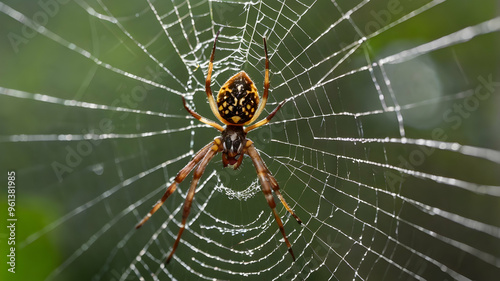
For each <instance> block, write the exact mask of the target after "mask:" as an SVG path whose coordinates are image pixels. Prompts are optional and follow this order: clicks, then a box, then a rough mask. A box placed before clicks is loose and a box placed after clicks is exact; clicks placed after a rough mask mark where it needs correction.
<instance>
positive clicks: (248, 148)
mask: <svg viewBox="0 0 500 281" xmlns="http://www.w3.org/2000/svg"><path fill="white" fill-rule="evenodd" d="M218 36H219V33H217V35H216V36H215V41H214V47H213V49H212V55H211V57H210V62H209V63H208V74H207V79H206V81H205V91H206V93H207V97H208V103H209V104H210V109H211V110H212V113H213V114H214V115H215V117H216V118H217V119H218V120H219V121H221V122H222V123H223V124H225V125H226V127H225V128H224V127H222V126H221V125H219V124H218V123H216V122H214V121H211V120H209V119H206V118H205V117H202V116H201V115H199V114H198V113H196V112H194V111H193V110H191V109H190V108H189V107H188V106H187V104H186V100H185V99H184V97H183V98H182V101H183V103H184V108H186V110H187V111H188V112H189V113H190V114H191V115H192V116H193V117H194V118H196V119H198V120H199V121H201V122H203V123H205V124H208V125H210V126H212V127H214V128H216V129H217V130H219V131H220V132H221V136H219V137H216V138H215V139H214V140H213V141H212V142H210V143H209V144H207V145H206V146H205V147H203V148H202V149H201V150H200V151H198V152H197V153H196V154H195V155H194V157H193V159H191V161H189V163H188V164H187V165H186V166H185V167H184V168H182V170H180V172H179V173H178V174H177V176H176V177H175V179H174V182H173V183H172V184H171V185H170V186H169V187H168V188H167V191H165V194H164V195H163V196H162V198H161V199H160V200H159V201H158V202H157V203H156V204H155V205H154V206H153V209H151V211H149V213H148V214H147V215H146V217H144V219H143V220H142V221H141V222H139V224H137V226H136V228H139V227H141V226H142V225H143V224H144V223H145V222H146V221H147V220H148V219H149V218H150V217H151V216H152V215H153V214H154V213H155V212H156V211H157V210H158V209H159V208H160V207H161V205H162V204H163V203H164V202H165V200H167V198H168V197H169V196H170V195H171V194H172V193H173V192H174V191H175V189H176V188H177V184H180V183H181V182H182V181H183V180H184V179H185V178H186V177H187V175H188V174H189V173H190V172H191V171H192V170H193V169H195V168H196V169H195V171H194V176H193V181H192V182H191V186H190V187H189V190H188V192H187V194H186V200H185V201H184V208H183V213H182V222H181V228H180V229H179V233H178V234H177V239H176V240H175V242H174V245H173V247H172V251H171V252H170V254H169V255H168V257H167V260H166V261H165V262H166V263H168V262H169V261H170V259H171V258H172V256H173V255H174V252H175V250H176V249H177V246H178V244H179V241H180V239H181V235H182V232H183V231H184V229H185V227H186V221H187V217H188V215H189V212H190V209H191V203H192V202H193V198H194V194H195V191H196V185H197V184H198V181H199V180H200V178H201V176H202V175H203V172H204V171H205V168H206V167H207V165H208V163H209V162H210V160H212V158H213V157H214V156H215V155H216V154H217V153H219V152H221V153H222V164H223V165H224V167H226V166H231V167H233V168H234V169H237V168H238V167H239V166H240V165H241V162H242V161H243V156H244V155H245V154H247V155H248V156H250V158H251V159H252V162H253V165H254V166H255V169H256V170H257V176H258V177H259V180H260V183H261V187H262V192H263V193H264V196H265V198H266V201H267V204H268V205H269V207H270V208H271V210H272V212H273V215H274V219H275V220H276V222H277V223H278V227H279V229H280V231H281V234H282V235H283V238H284V239H285V243H286V245H287V247H288V252H289V253H290V255H291V256H292V258H293V260H295V255H294V254H293V251H292V246H291V244H290V242H289V241H288V238H287V236H286V233H285V228H284V227H283V222H282V221H281V218H280V216H279V215H278V212H276V203H275V202H274V198H273V194H272V191H274V193H275V194H276V196H278V198H279V199H280V201H281V203H282V204H283V206H285V208H286V209H287V211H288V212H289V213H290V214H291V215H292V216H293V217H294V218H295V220H297V222H298V223H302V222H301V221H300V219H299V217H297V215H295V213H294V212H293V211H292V209H291V208H290V207H289V206H288V204H287V203H286V201H285V199H284V198H283V196H282V195H281V192H280V190H279V185H278V182H277V181H276V179H275V178H274V177H273V175H272V174H271V172H270V171H269V170H268V169H267V167H266V164H265V163H264V161H263V160H262V158H261V157H260V155H259V153H258V152H257V149H256V148H255V146H254V145H253V142H252V141H251V140H249V139H247V138H246V135H247V133H248V132H249V131H251V130H253V129H255V128H258V127H260V126H262V125H265V124H267V123H269V120H271V118H273V116H274V115H275V114H276V112H277V111H278V110H279V109H280V108H281V106H282V105H283V103H284V101H283V102H281V103H280V104H279V105H278V106H277V107H276V108H275V109H274V110H273V111H272V112H271V113H270V114H269V115H268V116H267V117H266V118H264V119H262V120H260V121H259V122H257V123H255V124H253V125H250V124H252V123H253V122H254V121H255V120H256V119H257V118H258V117H259V115H260V114H261V113H262V111H263V110H264V106H265V105H266V102H267V96H268V94H269V59H268V57H267V46H266V38H264V51H265V54H266V70H265V76H264V93H263V94H262V102H261V103H259V94H258V92H257V88H255V85H254V83H253V82H252V80H251V79H250V77H248V75H247V74H246V73H245V72H243V71H242V72H239V73H238V74H236V75H234V76H233V77H231V78H230V79H229V80H228V81H227V82H226V83H225V84H224V85H223V86H222V87H221V89H220V91H219V94H218V95H217V103H216V102H215V100H214V98H213V96H212V89H211V87H210V83H211V78H212V68H213V61H214V55H215V44H216V43H217V37H218ZM246 125H250V126H248V127H245V128H244V127H243V126H246Z"/></svg>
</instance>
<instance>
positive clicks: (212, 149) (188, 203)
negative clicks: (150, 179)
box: [165, 138, 222, 264]
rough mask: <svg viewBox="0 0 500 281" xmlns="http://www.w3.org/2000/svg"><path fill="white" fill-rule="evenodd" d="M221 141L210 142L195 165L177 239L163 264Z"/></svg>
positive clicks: (184, 225) (175, 244) (182, 226)
mask: <svg viewBox="0 0 500 281" xmlns="http://www.w3.org/2000/svg"><path fill="white" fill-rule="evenodd" d="M221 143H222V142H221V139H220V138H217V139H216V140H215V141H214V142H212V143H211V146H210V148H209V150H208V152H207V153H206V154H205V157H203V160H201V162H200V164H199V165H198V167H196V169H195V170H194V175H193V181H191V186H190V187H189V190H188V193H187V195H186V200H185V201H184V207H183V211H182V222H181V228H180V229H179V233H178V234H177V239H175V242H174V246H173V247H172V251H171V252H170V254H169V255H168V257H167V260H166V261H165V264H168V263H169V262H170V259H172V257H173V256H174V253H175V250H176V249H177V246H178V245H179V242H180V240H181V235H182V232H184V229H185V228H186V221H187V217H188V215H189V212H190V210H191V204H192V203H193V198H194V193H195V191H196V186H197V185H198V182H199V180H200V178H201V176H202V175H203V172H204V171H205V168H206V167H207V165H208V163H210V160H212V158H213V157H214V156H215V154H217V152H219V151H220V150H221V149H222V146H221Z"/></svg>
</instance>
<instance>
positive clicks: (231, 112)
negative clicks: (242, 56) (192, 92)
mask: <svg viewBox="0 0 500 281" xmlns="http://www.w3.org/2000/svg"><path fill="white" fill-rule="evenodd" d="M258 105H259V94H258V92H257V88H255V85H254V83H253V82H252V80H251V79H250V77H248V75H247V74H246V73H245V72H244V71H241V72H239V73H237V74H236V75H234V76H233V77H231V78H230V79H229V80H227V82H226V83H225V84H224V85H223V86H222V87H221V89H220V91H219V94H218V95H217V108H218V111H219V114H220V116H221V117H222V118H224V120H226V121H227V122H229V123H231V124H235V125H245V124H246V123H248V121H250V120H251V119H252V117H253V116H254V114H255V111H257V107H258Z"/></svg>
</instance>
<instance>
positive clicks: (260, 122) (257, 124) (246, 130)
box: [245, 101, 285, 133]
mask: <svg viewBox="0 0 500 281" xmlns="http://www.w3.org/2000/svg"><path fill="white" fill-rule="evenodd" d="M283 104H285V101H282V102H280V104H278V106H277V107H276V108H275V109H274V110H273V111H272V112H271V113H270V114H269V115H268V116H267V117H266V118H264V119H262V120H260V121H259V122H257V123H255V124H253V125H251V126H248V127H246V128H245V133H248V132H250V131H251V130H253V129H256V128H258V127H260V126H262V125H265V124H267V123H269V121H270V120H271V119H272V118H273V117H274V115H275V114H276V112H278V110H280V108H281V107H282V106H283Z"/></svg>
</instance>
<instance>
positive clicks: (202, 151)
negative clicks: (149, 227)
mask: <svg viewBox="0 0 500 281" xmlns="http://www.w3.org/2000/svg"><path fill="white" fill-rule="evenodd" d="M213 144H214V142H211V143H209V144H207V145H206V146H205V147H203V148H202V149H200V151H198V152H197V153H196V155H195V156H193V158H192V159H191V161H189V163H187V165H186V166H185V167H184V168H182V170H180V171H179V173H178V174H177V176H176V177H175V179H174V182H173V183H172V184H171V185H170V186H169V187H168V188H167V190H166V191H165V194H163V196H162V197H161V199H160V200H158V202H156V204H155V205H154V206H153V208H152V209H151V211H149V213H148V214H147V215H146V216H145V217H144V218H143V219H142V221H141V222H139V223H138V224H137V225H136V226H135V228H136V229H137V228H139V227H141V226H142V225H143V224H144V223H145V222H146V221H148V220H149V218H150V217H151V216H152V215H153V214H154V213H155V212H156V211H157V210H158V209H159V208H160V207H161V205H163V203H164V202H165V201H166V200H167V198H168V197H169V196H170V195H171V194H172V193H174V191H175V190H176V189H177V184H179V183H181V182H182V181H183V180H184V179H185V178H186V177H187V175H188V174H189V173H190V172H191V170H193V168H194V167H195V166H196V164H198V162H200V161H201V159H203V157H205V155H206V154H207V152H208V151H209V150H210V147H211V146H212V145H213Z"/></svg>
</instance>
